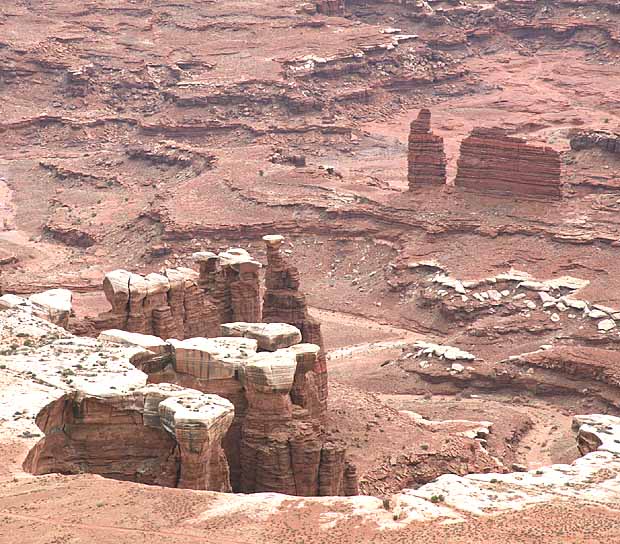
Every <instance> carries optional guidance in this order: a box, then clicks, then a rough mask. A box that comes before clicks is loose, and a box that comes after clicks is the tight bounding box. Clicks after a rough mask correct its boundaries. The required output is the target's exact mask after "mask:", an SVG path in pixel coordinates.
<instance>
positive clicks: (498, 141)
mask: <svg viewBox="0 0 620 544" xmlns="http://www.w3.org/2000/svg"><path fill="white" fill-rule="evenodd" d="M455 185H456V186H457V187H465V188H468V189H472V190H476V191H480V192H493V191H497V192H501V193H509V194H516V195H523V196H532V197H540V196H542V197H560V194H561V193H560V154H559V153H558V152H557V151H555V150H554V149H552V148H550V147H537V146H533V145H529V144H527V143H526V142H525V140H523V139H521V138H513V137H509V136H507V135H506V132H505V131H503V130H502V129H496V128H475V129H474V130H472V132H471V133H470V135H469V136H468V137H467V138H465V139H464V140H463V142H462V143H461V151H460V157H459V160H458V171H457V175H456V179H455Z"/></svg>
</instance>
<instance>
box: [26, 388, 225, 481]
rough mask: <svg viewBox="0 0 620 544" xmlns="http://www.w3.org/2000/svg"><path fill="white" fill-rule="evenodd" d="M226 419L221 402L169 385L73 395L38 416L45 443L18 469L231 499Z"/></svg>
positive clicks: (32, 451) (210, 396) (42, 441)
mask: <svg viewBox="0 0 620 544" xmlns="http://www.w3.org/2000/svg"><path fill="white" fill-rule="evenodd" d="M232 418H233V406H232V404H231V403H230V402H228V401H227V400H225V399H222V398H220V397H217V396H215V395H205V394H202V393H200V392H198V391H193V390H189V389H184V388H182V387H176V386H172V385H170V384H160V385H158V386H153V385H151V386H145V387H144V388H141V389H140V390H136V391H134V392H132V393H131V394H128V395H122V394H119V395H113V396H108V397H104V398H97V397H85V396H83V395H81V394H80V393H78V392H76V393H72V394H68V395H65V396H63V397H62V398H60V399H59V400H57V401H55V402H53V403H51V404H49V405H48V406H47V407H46V408H45V409H44V410H43V411H41V412H40V413H39V415H38V416H37V425H38V426H39V428H40V429H41V430H42V431H43V432H44V433H45V434H46V437H45V438H44V439H43V440H41V441H40V442H39V443H38V444H37V445H36V446H35V447H34V448H33V449H32V450H31V451H30V453H29V454H28V457H27V459H26V461H25V463H24V468H25V469H26V470H28V471H30V472H32V473H34V474H46V473H49V472H60V473H64V474H75V473H79V472H92V473H95V474H101V475H103V476H107V477H111V478H116V479H119V480H130V481H135V482H140V483H144V484H155V485H162V486H167V487H182V488H188V489H208V490H212V491H230V481H229V477H228V464H227V462H226V456H225V455H224V451H223V450H222V446H221V442H222V438H223V436H224V435H225V434H226V431H227V429H228V427H229V426H230V423H231V422H232Z"/></svg>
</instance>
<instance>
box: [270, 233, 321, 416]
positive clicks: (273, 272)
mask: <svg viewBox="0 0 620 544" xmlns="http://www.w3.org/2000/svg"><path fill="white" fill-rule="evenodd" d="M263 240H264V241H265V243H266V244H267V269H266V271H265V296H264V298H263V321H264V322H265V323H289V324H290V325H294V326H295V327H297V328H298V329H299V330H300V331H301V334H302V338H303V342H307V343H309V344H316V345H318V346H319V347H320V348H321V351H320V353H319V356H318V357H317V360H316V363H315V365H314V367H313V369H312V371H311V372H312V373H313V374H314V376H311V377H309V378H308V379H307V380H305V381H306V384H307V388H311V387H316V394H313V393H312V392H310V391H309V390H308V391H307V392H306V393H305V394H304V395H301V394H300V391H299V388H295V389H294V397H293V402H294V403H295V404H298V405H299V406H302V407H303V408H306V409H307V410H309V411H310V412H311V413H312V414H313V415H314V416H316V417H320V418H324V417H325V414H326V413H327V394H328V387H327V360H326V358H325V349H324V346H323V335H322V334H321V324H320V323H319V322H318V321H317V320H316V319H314V318H313V317H311V316H310V314H309V313H308V306H307V304H306V297H305V295H304V294H303V293H301V292H300V291H299V271H298V270H297V267H295V266H293V265H291V264H290V263H289V262H288V260H287V259H286V258H285V257H284V256H283V255H282V253H281V252H280V246H281V245H282V242H283V240H284V238H283V237H282V236H275V235H274V236H264V237H263ZM312 399H316V400H318V403H313V402H311V401H312Z"/></svg>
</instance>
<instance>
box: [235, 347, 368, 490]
mask: <svg viewBox="0 0 620 544" xmlns="http://www.w3.org/2000/svg"><path fill="white" fill-rule="evenodd" d="M309 353H312V354H315V353H316V352H314V351H313V350H310V351H309ZM302 360H303V357H302ZM297 365H298V354H297V353H296V352H295V351H293V350H278V351H276V352H274V353H266V352H263V353H257V354H256V355H254V356H253V357H251V358H250V359H249V360H248V361H247V363H246V365H245V369H244V383H245V390H246V395H247V398H248V411H247V414H246V418H245V422H244V424H243V431H242V441H241V466H242V491H244V492H246V493H253V492H256V491H273V492H278V493H286V494H291V495H302V496H313V495H354V494H357V492H358V490H357V475H356V471H355V468H354V466H353V465H352V464H351V463H349V462H348V461H347V459H346V455H345V448H344V447H343V446H338V445H336V444H333V443H330V442H324V441H323V439H322V438H321V435H320V427H319V422H318V420H316V419H313V418H311V417H309V413H308V411H307V410H305V409H304V408H301V407H299V406H297V405H295V404H293V402H292V398H291V391H292V388H293V383H294V380H295V374H296V371H297Z"/></svg>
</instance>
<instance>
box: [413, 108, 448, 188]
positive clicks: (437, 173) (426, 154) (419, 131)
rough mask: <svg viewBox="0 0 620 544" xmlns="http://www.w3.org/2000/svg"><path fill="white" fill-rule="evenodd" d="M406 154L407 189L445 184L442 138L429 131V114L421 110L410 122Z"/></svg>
mask: <svg viewBox="0 0 620 544" xmlns="http://www.w3.org/2000/svg"><path fill="white" fill-rule="evenodd" d="M408 149H409V151H408V154H407V163H408V175H407V179H408V180H409V188H410V189H414V188H415V187H416V186H419V185H444V184H445V183H446V154H445V152H444V146H443V138H442V137H441V136H437V135H435V134H433V133H432V131H431V112H430V110H428V109H426V108H423V109H421V110H420V113H418V117H417V118H416V119H415V120H414V121H412V122H411V127H410V130H409V148H408Z"/></svg>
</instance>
